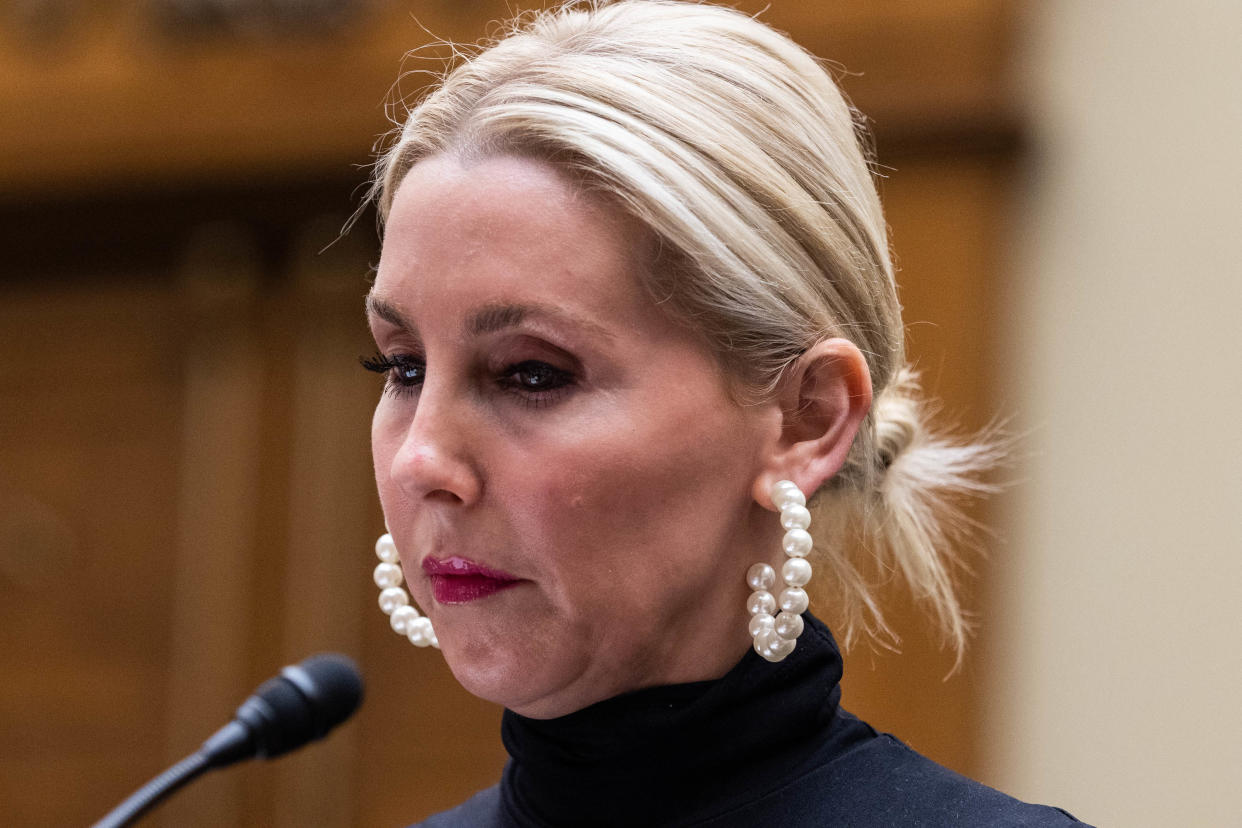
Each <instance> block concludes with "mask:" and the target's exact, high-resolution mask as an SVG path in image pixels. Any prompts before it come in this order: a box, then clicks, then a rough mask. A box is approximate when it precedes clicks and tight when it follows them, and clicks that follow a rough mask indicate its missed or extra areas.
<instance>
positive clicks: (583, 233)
mask: <svg viewBox="0 0 1242 828" xmlns="http://www.w3.org/2000/svg"><path fill="white" fill-rule="evenodd" d="M649 236H650V234H649V233H648V232H647V231H646V230H645V229H644V228H643V227H642V225H641V224H640V223H639V222H637V221H636V220H634V219H633V218H631V217H629V216H628V215H626V214H625V213H623V212H622V211H620V210H619V209H617V208H615V207H613V206H611V205H609V204H608V203H606V202H605V201H604V200H603V198H601V197H600V196H599V195H597V194H594V193H591V192H589V191H587V190H586V189H585V188H584V187H583V186H582V185H581V183H580V182H578V181H575V180H574V179H573V178H571V177H570V176H568V175H566V174H565V173H563V172H561V171H559V170H557V169H555V168H554V167H552V166H551V165H549V164H547V163H544V162H541V161H536V160H532V159H525V158H514V157H494V158H486V159H483V160H480V161H477V162H469V163H463V162H461V161H460V160H459V159H457V158H456V157H453V156H436V157H433V158H429V159H425V160H423V161H420V162H419V163H418V164H415V165H414V166H413V167H412V168H411V169H410V171H409V172H408V173H407V174H406V176H405V179H404V180H403V181H402V183H401V185H400V187H399V188H398V191H397V195H396V197H395V198H394V200H393V204H392V209H391V211H390V213H389V216H388V221H387V224H386V228H385V235H384V245H383V252H382V254H381V257H380V265H379V269H378V273H377V276H376V284H375V289H374V291H373V293H374V294H375V295H377V296H379V297H381V298H383V299H384V300H385V301H387V302H390V303H392V304H394V305H398V306H402V307H407V308H408V307H420V306H428V305H430V304H436V303H437V302H440V301H441V300H444V299H448V298H454V299H461V300H466V301H470V302H475V303H497V302H513V303H531V302H536V303H541V304H560V305H564V306H567V307H573V306H582V307H590V308H592V309H594V310H595V311H597V312H600V311H604V312H608V311H611V312H626V313H629V312H634V311H637V310H641V309H642V308H641V306H643V305H645V306H647V307H648V308H651V309H654V303H653V302H651V300H650V299H649V298H647V297H646V294H645V292H644V291H643V289H642V286H641V283H640V278H639V277H640V275H641V273H642V269H643V268H644V267H646V266H647V262H648V260H649V251H650V250H651V249H652V244H651V242H650V238H649Z"/></svg>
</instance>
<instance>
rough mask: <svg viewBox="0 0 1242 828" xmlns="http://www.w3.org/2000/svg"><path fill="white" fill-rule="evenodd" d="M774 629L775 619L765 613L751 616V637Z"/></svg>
mask: <svg viewBox="0 0 1242 828" xmlns="http://www.w3.org/2000/svg"><path fill="white" fill-rule="evenodd" d="M775 628H776V619H775V618H773V617H772V616H770V615H768V614H767V613H766V612H761V613H758V614H757V615H752V616H751V618H750V627H749V629H750V634H751V637H754V636H757V635H759V633H761V632H765V631H767V630H771V629H775Z"/></svg>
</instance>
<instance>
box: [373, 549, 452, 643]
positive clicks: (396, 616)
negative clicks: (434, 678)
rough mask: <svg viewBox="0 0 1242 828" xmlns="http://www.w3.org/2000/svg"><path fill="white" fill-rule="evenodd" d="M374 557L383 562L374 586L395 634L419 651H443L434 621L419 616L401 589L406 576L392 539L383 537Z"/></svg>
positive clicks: (376, 568)
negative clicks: (433, 649)
mask: <svg viewBox="0 0 1242 828" xmlns="http://www.w3.org/2000/svg"><path fill="white" fill-rule="evenodd" d="M375 554H376V555H377V556H378V557H379V559H380V563H379V566H377V567H375V585H376V586H377V587H379V588H380V595H379V606H380V609H382V610H383V611H384V614H385V615H387V616H388V623H389V624H391V625H392V628H393V631H394V632H396V633H398V634H399V635H404V636H405V637H406V638H408V639H409V640H410V643H411V644H413V645H414V646H416V647H435V648H436V649H437V650H438V649H440V639H438V638H436V631H435V630H433V629H432V628H431V619H430V618H427V617H426V616H424V615H419V614H418V610H417V609H415V608H414V605H413V604H411V603H410V594H409V593H408V592H406V591H405V589H404V588H403V587H402V586H401V582H402V580H404V576H403V575H402V573H401V564H400V563H399V561H400V560H401V559H400V557H399V556H398V555H397V545H396V544H395V543H393V540H392V535H389V534H387V533H385V534H383V535H380V537H379V540H377V541H376V542H375Z"/></svg>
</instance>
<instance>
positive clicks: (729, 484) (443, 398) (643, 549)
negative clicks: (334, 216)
mask: <svg viewBox="0 0 1242 828" xmlns="http://www.w3.org/2000/svg"><path fill="white" fill-rule="evenodd" d="M376 195H377V199H378V204H379V207H380V212H381V215H382V217H383V221H384V230H383V236H384V243H383V253H382V256H381V260H380V264H379V268H378V272H377V276H376V280H375V284H374V287H373V289H372V290H371V292H370V294H369V295H368V297H367V311H368V316H369V320H370V324H371V328H372V331H373V334H374V337H375V342H376V346H377V353H376V355H375V356H374V357H373V358H371V359H369V360H367V361H366V362H365V365H366V367H367V368H369V369H372V370H374V371H376V372H379V373H383V374H384V375H385V377H386V386H385V393H384V394H383V396H382V398H381V400H380V402H379V404H378V406H377V408H376V412H375V418H374V424H373V433H372V436H373V446H374V460H375V473H376V480H377V484H378V488H379V494H380V499H381V502H382V505H383V509H384V515H385V519H386V523H387V527H388V530H389V533H390V534H387V535H385V536H384V537H382V538H381V539H380V542H379V543H378V544H377V552H378V554H379V556H380V558H381V562H380V564H379V566H378V568H377V570H376V581H377V583H378V584H379V586H380V587H381V589H382V590H383V592H382V593H381V605H382V607H383V609H384V610H385V612H387V613H389V615H390V621H391V624H392V626H393V628H394V629H396V630H397V631H398V632H401V633H402V634H404V635H406V636H408V637H409V638H410V640H411V641H412V642H413V643H415V644H419V645H423V646H427V645H433V646H435V647H438V648H440V650H441V651H442V652H443V656H444V658H445V659H446V660H447V661H448V664H449V666H450V667H451V669H452V671H453V674H454V675H455V676H456V677H457V679H458V680H459V681H460V682H461V684H462V686H463V687H464V688H465V689H466V690H468V691H469V692H471V693H474V694H475V695H477V696H480V697H482V698H485V699H489V700H491V701H494V702H497V703H499V704H502V705H504V707H505V708H506V712H505V715H504V726H503V732H502V737H503V739H504V742H505V746H506V748H507V749H508V751H509V753H510V755H511V761H510V763H509V764H508V766H507V768H506V771H505V773H504V777H503V779H502V780H501V781H500V783H499V784H498V785H497V786H496V787H494V788H491V789H489V790H487V791H484V792H482V793H480V794H479V795H478V796H476V797H474V798H473V799H471V800H470V801H468V802H467V803H465V804H464V805H462V806H461V807H460V808H458V809H456V810H453V811H450V812H447V813H445V814H441V815H440V816H438V817H434V818H432V819H431V820H430V821H428V822H427V823H426V824H427V825H432V826H493V825H495V826H499V825H518V826H582V825H616V826H659V825H712V826H732V825H737V826H745V825H766V824H775V825H781V826H784V828H792V827H793V826H810V825H850V826H865V825H886V826H887V825H945V826H949V825H952V826H965V825H980V826H982V825H987V826H997V825H1069V824H1074V823H1075V821H1074V820H1073V818H1072V817H1070V816H1068V815H1067V814H1065V813H1064V812H1062V811H1059V810H1056V809H1053V808H1046V807H1041V806H1033V805H1027V804H1024V803H1021V802H1018V801H1017V800H1014V799H1011V798H1009V797H1007V796H1005V795H1003V794H1000V793H998V792H996V791H993V790H991V789H988V788H985V787H984V786H982V785H979V784H977V783H975V782H972V781H970V780H968V779H965V778H963V777H960V776H958V775H956V774H954V773H952V772H951V771H948V770H946V769H945V768H942V767H940V766H938V765H936V764H934V763H933V762H931V761H929V760H927V759H925V758H923V757H921V756H919V755H918V754H916V753H914V752H913V751H911V750H910V749H909V748H907V747H906V746H904V745H903V744H901V743H900V742H899V741H897V740H896V739H894V738H892V737H890V736H886V735H881V734H878V733H876V732H875V731H874V730H873V729H872V728H870V727H869V726H867V725H866V724H864V723H863V722H861V721H859V720H857V719H856V718H854V717H852V716H850V715H849V714H848V713H846V712H844V711H843V710H842V709H841V708H840V707H839V706H838V702H839V699H840V690H839V687H838V681H839V680H840V678H841V659H840V655H839V653H838V650H837V647H836V644H835V643H834V640H833V637H832V635H831V634H830V633H829V631H828V629H827V627H825V625H824V624H823V623H821V622H820V621H819V620H818V619H816V618H815V617H814V616H813V615H811V614H810V613H809V612H808V610H807V593H806V589H805V588H806V587H807V585H808V582H810V581H811V579H812V578H814V579H815V580H816V581H817V582H818V583H817V584H816V585H815V588H816V590H817V592H818V593H821V594H823V595H825V596H827V601H826V603H825V609H826V610H827V611H828V612H830V613H831V616H832V617H833V618H834V619H837V623H839V624H840V627H839V631H840V632H841V633H842V634H845V635H848V634H850V633H852V632H854V631H862V632H867V631H875V630H880V629H882V628H883V616H882V613H881V609H880V607H879V606H877V605H876V603H875V602H874V600H873V598H872V592H871V588H870V585H869V582H868V580H867V578H866V575H865V573H866V572H868V571H869V570H870V569H872V568H873V567H870V566H863V565H861V564H860V563H859V562H856V561H854V560H852V559H851V558H850V556H849V552H850V548H849V547H848V546H847V545H846V544H845V543H844V542H843V538H844V537H845V533H846V531H847V529H848V528H849V527H855V528H861V529H862V530H863V531H864V533H865V535H866V537H868V538H869V539H870V540H871V541H872V542H873V543H872V548H871V549H870V550H869V554H872V555H874V556H877V557H878V558H879V559H880V560H881V562H882V565H883V567H884V568H889V569H894V570H895V571H897V572H899V573H901V575H902V576H903V577H905V578H906V579H907V580H908V581H909V584H910V586H911V587H912V588H913V589H914V590H915V592H916V593H917V594H918V595H920V596H922V597H923V598H925V599H926V602H927V604H928V605H929V606H930V607H931V608H932V609H933V616H934V621H935V622H936V623H937V624H939V626H940V627H941V628H942V629H943V630H944V632H945V633H946V634H947V636H948V638H949V640H950V641H952V642H954V643H955V644H956V645H957V646H958V647H960V646H961V645H962V643H963V637H964V631H963V624H962V618H961V611H960V608H959V606H958V603H957V600H956V598H955V596H954V592H953V587H952V581H951V578H950V573H949V571H948V566H947V564H946V561H945V558H944V550H943V548H942V545H941V540H942V537H943V529H942V527H941V525H940V524H939V523H938V522H937V513H938V504H940V503H941V502H942V499H943V497H944V495H945V494H946V492H952V491H959V490H961V489H963V488H965V489H969V488H970V487H971V486H972V484H971V482H970V481H971V479H972V478H971V475H972V473H973V472H974V471H976V470H977V467H978V466H979V464H980V463H981V462H982V461H983V460H986V459H987V458H986V457H984V456H983V455H984V454H986V452H983V451H982V450H981V449H978V448H972V447H969V446H967V447H955V446H952V445H949V444H946V443H944V442H943V441H939V440H937V439H936V438H935V437H934V436H932V435H929V434H928V433H927V432H926V431H925V430H924V427H923V424H922V422H921V421H920V418H919V412H920V407H919V404H918V402H917V400H916V398H915V396H914V395H915V393H916V391H917V388H916V387H915V384H914V382H913V379H912V376H911V374H910V373H909V371H908V369H907V367H906V364H905V361H904V347H903V341H902V321H901V315H900V308H899V305H898V302H897V297H896V290H895V284H894V279H893V269H892V264H891V262H890V260H889V255H888V247H887V242H886V235H885V224H884V217H883V213H882V211H881V207H880V203H879V201H878V199H877V196H876V192H875V189H874V187H873V184H872V180H871V173H870V170H869V168H868V164H867V158H866V157H865V154H864V152H863V150H862V149H861V148H860V145H859V140H858V137H857V135H856V129H855V122H854V120H853V118H852V113H851V110H850V109H849V107H848V106H847V105H846V103H845V102H844V101H843V99H842V97H841V95H840V93H839V92H838V90H837V88H836V87H835V85H834V84H833V82H832V80H831V79H830V78H829V76H828V75H827V74H826V73H825V72H824V70H823V69H822V68H821V67H820V65H819V64H818V63H817V62H816V61H815V59H814V58H812V57H811V56H810V55H809V54H808V53H806V52H805V51H804V50H802V49H801V48H799V47H798V46H796V45H795V44H793V43H792V42H790V41H789V40H788V39H786V38H785V37H783V36H781V35H779V34H777V33H775V32H773V31H772V30H770V29H769V28H767V27H766V26H764V25H762V24H761V23H758V22H756V21H754V20H752V19H750V18H748V17H746V16H745V15H742V14H739V13H737V12H734V11H731V10H727V9H722V8H718V7H712V6H705V5H695V4H682V3H674V2H643V1H641V0H639V1H637V2H618V3H612V4H591V5H581V4H579V5H571V6H569V7H565V8H562V9H558V10H554V11H550V12H547V13H543V14H539V15H537V16H534V17H531V18H529V19H526V20H525V21H524V22H522V23H520V24H517V25H515V27H514V28H513V30H512V31H511V32H510V33H509V34H508V35H507V36H505V37H503V38H502V39H500V40H499V41H498V42H496V43H495V44H494V45H492V46H491V47H489V48H487V49H486V50H484V51H481V52H480V53H478V54H477V55H475V56H474V57H473V58H471V59H469V60H467V61H465V62H464V63H462V64H461V65H459V66H457V67H456V68H455V69H453V70H452V71H451V72H449V73H448V74H447V75H446V76H445V77H444V78H443V80H442V81H441V83H440V84H439V85H438V86H437V87H436V88H435V89H434V90H433V91H431V92H430V93H429V94H428V95H427V96H426V97H425V98H424V99H423V100H422V101H421V102H420V103H419V104H418V105H417V106H415V107H414V108H413V109H412V111H411V112H410V113H409V116H408V119H407V120H406V122H405V124H404V128H403V129H402V130H401V132H400V135H399V137H398V138H397V139H396V140H395V141H394V143H393V144H392V146H391V148H390V149H388V150H387V152H386V153H385V154H384V155H383V157H382V158H381V161H380V164H379V166H378V176H377V182H376ZM407 589H408V592H407V591H406V590H407ZM416 607H417V608H416ZM420 610H421V612H420Z"/></svg>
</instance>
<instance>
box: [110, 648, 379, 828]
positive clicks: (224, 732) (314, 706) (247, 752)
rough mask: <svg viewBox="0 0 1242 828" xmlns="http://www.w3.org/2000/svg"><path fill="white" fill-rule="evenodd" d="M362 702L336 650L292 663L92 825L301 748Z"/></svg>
mask: <svg viewBox="0 0 1242 828" xmlns="http://www.w3.org/2000/svg"><path fill="white" fill-rule="evenodd" d="M361 702H362V676H361V675H360V674H359V672H358V668H357V667H356V666H355V665H354V663H353V661H351V660H350V659H348V658H346V657H345V656H343V655H338V654H335V653H321V654H319V655H314V656H311V657H310V658H308V659H306V660H305V661H303V662H302V663H301V664H293V665H290V666H288V667H286V668H284V669H283V670H281V671H280V675H278V676H276V677H275V678H271V679H268V680H267V681H265V682H263V684H261V685H259V689H258V690H256V691H255V692H254V695H252V696H251V697H250V698H248V699H246V700H245V701H244V702H242V704H241V707H239V708H237V713H236V714H235V715H234V717H233V721H231V722H229V723H228V724H226V725H225V726H224V727H222V728H220V729H219V730H217V731H216V732H215V733H214V734H212V736H211V737H210V738H209V739H207V741H205V742H203V745H202V747H200V748H199V749H198V750H197V751H196V752H195V753H192V754H190V755H189V756H187V757H186V758H185V759H182V760H181V761H180V762H178V763H177V764H175V765H173V766H172V767H171V768H169V769H168V770H166V771H164V772H163V773H162V774H160V775H159V776H157V777H155V778H154V779H152V780H151V781H150V782H148V783H147V784H146V785H144V786H142V787H141V788H140V789H138V791H137V792H136V793H134V794H133V796H131V797H129V799H126V800H125V801H124V802H122V803H121V804H120V805H118V806H117V807H116V808H114V809H113V810H112V811H111V812H110V813H109V814H108V815H107V816H105V817H104V818H103V819H101V820H100V821H99V822H97V823H95V825H94V826H93V828H122V826H125V825H129V824H131V823H132V822H133V821H134V820H136V819H138V817H140V816H142V815H143V814H144V813H146V812H147V811H148V810H150V809H151V808H153V807H154V806H155V805H156V804H158V803H159V802H160V801H162V800H163V799H164V798H165V797H167V796H169V795H170V794H172V793H173V792H174V791H176V790H177V789H179V788H181V787H182V786H183V785H185V784H186V783H188V782H190V781H191V780H193V779H196V778H197V777H198V776H200V775H202V774H203V773H206V772H207V771H209V770H214V769H216V768H222V767H225V766H226V765H231V764H233V763H234V762H239V761H241V760H243V759H250V758H253V757H255V756H260V757H262V758H264V759H271V758H273V757H276V756H281V755H282V754H285V753H288V752H289V751H291V750H294V749H295V748H299V747H301V746H302V745H304V744H306V743H307V742H312V741H314V740H316V739H320V738H323V736H324V735H325V734H327V732H328V731H329V730H331V729H332V728H334V727H336V726H337V725H338V724H340V723H341V722H343V721H345V720H346V719H348V718H349V717H350V716H351V715H353V712H354V711H355V710H357V709H358V705H359V704H360V703H361Z"/></svg>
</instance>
